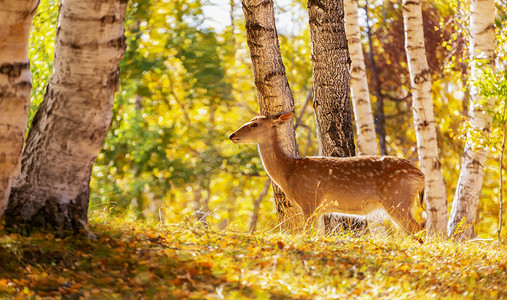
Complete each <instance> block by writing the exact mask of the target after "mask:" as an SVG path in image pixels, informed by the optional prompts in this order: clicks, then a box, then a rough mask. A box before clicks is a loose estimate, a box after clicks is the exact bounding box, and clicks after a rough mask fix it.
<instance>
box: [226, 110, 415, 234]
mask: <svg viewBox="0 0 507 300" xmlns="http://www.w3.org/2000/svg"><path fill="white" fill-rule="evenodd" d="M292 117H293V113H292V112H288V113H282V114H278V115H274V116H255V117H253V118H252V119H251V120H250V121H249V122H247V123H245V124H244V125H243V126H241V127H240V128H239V129H238V130H236V131H235V132H233V133H232V134H231V135H229V139H230V140H231V141H232V142H234V143H244V144H257V145H258V148H259V152H260V156H261V160H262V164H263V166H264V169H265V170H266V172H267V174H268V175H269V177H270V178H271V179H272V180H273V181H274V182H275V183H276V184H277V185H278V186H279V187H280V188H281V189H282V191H283V192H284V193H285V195H286V197H287V198H288V199H289V200H291V201H292V202H293V203H296V204H297V205H299V207H301V209H302V212H303V217H304V220H305V227H306V226H308V225H309V226H315V227H316V228H315V229H317V232H321V233H322V232H323V222H322V221H321V216H322V214H327V213H342V214H350V215H361V216H367V215H368V214H370V213H372V212H374V211H376V210H379V209H381V210H384V211H385V212H386V213H387V215H388V216H389V218H390V219H391V220H392V221H393V222H394V223H395V224H396V225H397V226H398V227H400V228H401V229H402V230H403V231H404V232H405V233H407V234H408V235H414V234H416V233H418V232H419V231H421V230H423V227H422V226H421V225H420V224H419V223H418V222H417V221H416V220H415V218H414V216H413V210H414V208H415V203H416V201H415V200H416V198H417V196H418V195H419V198H420V201H422V199H423V195H424V174H423V173H422V172H421V171H420V170H419V169H418V168H417V167H416V166H414V165H413V164H412V163H411V162H410V161H409V160H406V159H403V158H399V157H394V156H354V157H324V156H310V157H305V158H294V157H291V156H289V155H287V154H286V153H285V152H284V150H283V149H282V147H281V145H280V140H279V137H278V132H277V128H278V127H279V126H281V125H283V124H285V123H286V122H287V121H289V120H291V119H292ZM418 240H419V242H421V240H420V239H418Z"/></svg>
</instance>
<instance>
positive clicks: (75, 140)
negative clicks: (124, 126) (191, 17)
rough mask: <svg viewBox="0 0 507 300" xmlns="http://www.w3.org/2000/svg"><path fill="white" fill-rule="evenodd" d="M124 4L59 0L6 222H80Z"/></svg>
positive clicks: (107, 114) (105, 124)
mask: <svg viewBox="0 0 507 300" xmlns="http://www.w3.org/2000/svg"><path fill="white" fill-rule="evenodd" d="M125 8H126V1H125V0H94V1H80V0H63V1H61V4H60V14H59V20H58V32H57V36H56V45H55V62H54V70H53V75H52V76H51V79H50V82H49V84H48V87H47V91H46V95H45V97H44V101H43V102H42V104H41V105H40V107H39V110H38V111H37V114H36V115H35V117H34V120H33V122H32V126H31V128H30V132H29V134H28V139H27V144H26V147H25V150H24V153H23V161H22V168H21V173H20V175H19V177H18V178H17V179H16V181H15V183H14V184H13V188H12V192H11V198H10V203H9V207H8V209H7V211H6V213H5V216H6V222H7V223H8V225H13V224H14V226H15V225H16V224H22V223H28V224H32V225H35V226H48V225H49V226H52V227H54V228H56V229H73V230H81V229H83V227H85V226H86V223H87V214H88V197H89V182H90V174H91V168H92V165H93V162H94V161H95V158H96V157H97V155H98V154H99V151H100V148H101V147H102V145H103V142H104V138H105V136H106V133H107V131H108V129H109V125H110V123H111V118H112V106H113V97H114V93H115V92H116V90H117V89H118V84H119V72H118V63H119V61H120V59H121V57H122V56H123V52H124V50H125V36H124V30H123V21H124V18H125Z"/></svg>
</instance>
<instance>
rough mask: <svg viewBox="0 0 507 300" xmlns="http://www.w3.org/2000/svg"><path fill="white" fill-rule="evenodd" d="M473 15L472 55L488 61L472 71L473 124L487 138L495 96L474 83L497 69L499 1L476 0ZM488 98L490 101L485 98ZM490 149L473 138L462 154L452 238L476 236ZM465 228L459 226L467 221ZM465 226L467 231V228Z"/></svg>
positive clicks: (450, 226)
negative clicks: (488, 95)
mask: <svg viewBox="0 0 507 300" xmlns="http://www.w3.org/2000/svg"><path fill="white" fill-rule="evenodd" d="M470 10H471V16H470V54H471V59H472V60H473V61H475V62H477V60H487V61H488V63H486V64H484V65H481V66H478V65H473V66H472V68H471V73H470V86H471V91H470V111H469V116H470V118H469V119H470V125H471V127H472V129H473V130H474V131H477V132H479V133H480V134H481V135H482V136H484V137H486V136H488V135H489V134H490V132H491V122H492V117H491V115H490V114H489V113H488V112H487V111H488V110H490V109H491V108H492V106H493V105H494V101H493V100H494V99H483V98H482V97H481V96H480V95H479V93H478V92H479V91H478V90H477V88H476V87H475V85H474V82H475V81H477V80H478V76H479V75H480V72H481V68H486V67H489V68H494V56H495V3H494V1H493V0H485V1H484V0H472V1H471V9H470ZM484 100H486V101H484ZM488 153H489V150H488V149H487V148H486V147H483V146H481V145H478V144H477V143H474V142H473V141H471V140H470V139H469V141H468V142H467V144H466V145H465V150H464V153H463V157H462V163H461V172H460V175H459V180H458V185H457V187H456V193H455V194H454V200H453V203H452V209H451V213H450V216H449V222H448V224H447V234H448V236H449V237H452V236H454V237H457V238H458V239H462V238H472V237H474V236H475V233H474V228H473V225H474V224H475V222H476V215H477V207H478V206H479V199H480V195H481V189H482V180H483V176H484V171H483V167H484V162H485V161H486V159H487V157H488ZM463 219H465V222H464V224H463V225H464V226H465V227H464V228H457V225H458V224H459V223H460V222H462V221H463ZM463 229H464V230H463Z"/></svg>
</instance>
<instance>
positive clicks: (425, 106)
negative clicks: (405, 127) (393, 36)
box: [403, 0, 447, 236]
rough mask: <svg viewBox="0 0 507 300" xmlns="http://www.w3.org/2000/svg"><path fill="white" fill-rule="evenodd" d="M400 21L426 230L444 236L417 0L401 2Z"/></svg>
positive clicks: (443, 206)
mask: <svg viewBox="0 0 507 300" xmlns="http://www.w3.org/2000/svg"><path fill="white" fill-rule="evenodd" d="M403 20H404V26H405V51H406V53H407V62H408V69H409V72H410V85H411V87H412V97H413V101H412V110H413V113H414V128H415V133H416V138H417V152H418V154H419V162H420V164H421V169H422V171H423V173H424V181H425V196H426V197H425V199H424V200H425V203H426V212H427V214H428V220H427V222H426V230H427V232H428V234H429V235H441V236H444V234H445V231H446V224H447V193H446V190H445V182H444V177H443V175H442V171H441V169H440V159H439V157H438V144H437V132H436V128H435V117H434V113H433V99H432V95H431V70H430V69H429V66H428V61H427V59H426V49H425V44H424V31H423V19H422V10H421V1H420V0H410V1H407V0H404V1H403Z"/></svg>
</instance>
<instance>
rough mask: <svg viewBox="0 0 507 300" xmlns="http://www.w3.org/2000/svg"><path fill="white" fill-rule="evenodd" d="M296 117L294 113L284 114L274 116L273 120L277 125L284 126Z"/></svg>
mask: <svg viewBox="0 0 507 300" xmlns="http://www.w3.org/2000/svg"><path fill="white" fill-rule="evenodd" d="M293 115H294V113H293V112H288V113H283V114H279V115H276V116H273V118H272V120H273V123H274V124H275V125H282V124H283V123H285V122H287V121H288V120H290V119H291V118H292V116H293Z"/></svg>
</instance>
